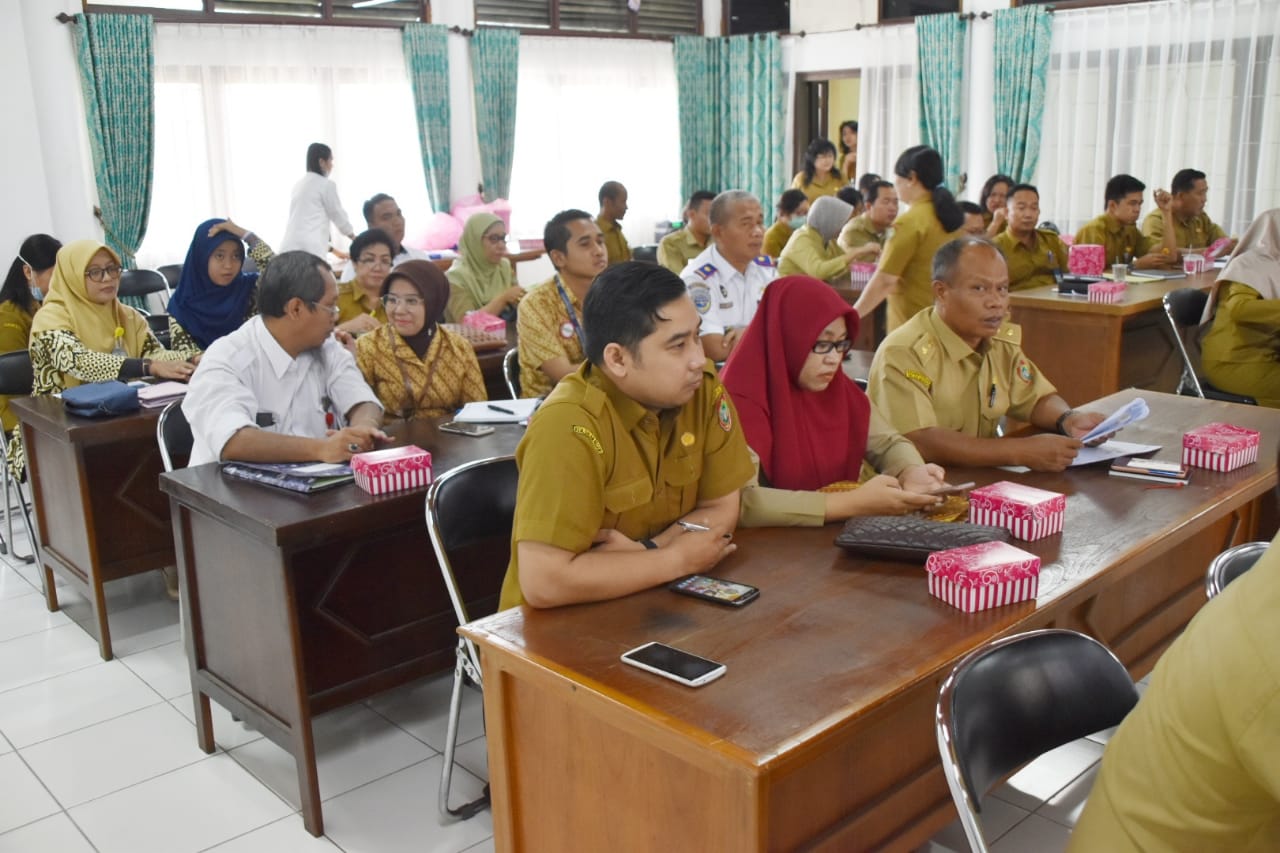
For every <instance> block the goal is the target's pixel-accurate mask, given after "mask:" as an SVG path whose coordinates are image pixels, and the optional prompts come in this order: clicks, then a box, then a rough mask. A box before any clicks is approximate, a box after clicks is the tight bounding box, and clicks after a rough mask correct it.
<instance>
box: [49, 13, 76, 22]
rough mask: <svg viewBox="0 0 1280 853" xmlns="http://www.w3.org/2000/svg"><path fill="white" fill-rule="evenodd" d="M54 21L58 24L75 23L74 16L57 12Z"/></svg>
mask: <svg viewBox="0 0 1280 853" xmlns="http://www.w3.org/2000/svg"><path fill="white" fill-rule="evenodd" d="M54 20H55V21H57V22H58V23H59V24H74V23H75V22H76V18H75V15H68V14H67V13H66V12H59V13H58V14H57V17H55V18H54Z"/></svg>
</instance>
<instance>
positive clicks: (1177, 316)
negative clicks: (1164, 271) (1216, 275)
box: [1161, 287, 1209, 397]
mask: <svg viewBox="0 0 1280 853" xmlns="http://www.w3.org/2000/svg"><path fill="white" fill-rule="evenodd" d="M1208 299H1209V295H1208V294H1207V293H1205V292H1204V291H1203V290H1200V289H1199V288H1196V287H1182V288H1179V289H1177V290H1171V291H1169V292H1168V293H1166V294H1165V295H1164V297H1163V299H1161V302H1162V303H1163V305H1164V315H1165V317H1167V318H1168V319H1169V326H1170V327H1171V328H1172V329H1173V340H1174V343H1176V344H1177V345H1178V352H1179V353H1180V354H1181V355H1182V379H1181V380H1180V381H1179V383H1178V393H1180V394H1181V393H1187V392H1192V391H1194V392H1195V395H1196V396H1197V397H1204V386H1202V385H1201V384H1200V374H1199V372H1198V371H1197V370H1196V365H1195V360H1194V359H1193V358H1192V357H1191V351H1190V349H1189V348H1188V344H1190V345H1191V347H1194V348H1196V349H1197V351H1198V349H1199V347H1198V346H1197V340H1196V331H1197V330H1198V329H1199V328H1200V316H1201V315H1202V314H1203V313H1204V305H1205V302H1207V301H1208Z"/></svg>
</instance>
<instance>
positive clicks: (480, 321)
mask: <svg viewBox="0 0 1280 853" xmlns="http://www.w3.org/2000/svg"><path fill="white" fill-rule="evenodd" d="M462 325H464V326H471V327H472V328H475V329H480V330H481V331H483V332H497V333H498V334H501V335H505V334H506V333H507V321H506V320H504V319H502V318H501V317H495V316H494V315H493V314H490V313H489V312H488V311H468V312H467V313H466V314H463V315H462Z"/></svg>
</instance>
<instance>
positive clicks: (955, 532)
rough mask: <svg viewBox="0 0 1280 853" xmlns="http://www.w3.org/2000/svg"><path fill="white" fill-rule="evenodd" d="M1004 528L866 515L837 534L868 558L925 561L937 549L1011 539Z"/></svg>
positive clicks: (839, 539)
mask: <svg viewBox="0 0 1280 853" xmlns="http://www.w3.org/2000/svg"><path fill="white" fill-rule="evenodd" d="M1008 541H1009V531H1008V530H1005V529H1004V528H1003V527H992V526H990V525H986V524H969V523H967V522H959V523H958V522H945V521H929V520H928V519H925V518H920V517H919V516H912V515H865V516H861V517H858V518H851V519H849V520H848V521H846V522H845V524H844V529H843V530H841V531H840V535H839V536H837V537H836V544H837V545H839V546H840V547H841V548H844V549H845V550H846V551H849V552H850V553H853V554H859V555H862V556H866V557H885V558H888V559H890V560H908V561H911V562H917V563H923V562H924V561H925V560H926V559H927V558H928V557H929V555H930V554H932V553H934V552H935V551H946V550H948V549H950V548H961V547H964V546H965V545H976V544H978V543H979V542H1008Z"/></svg>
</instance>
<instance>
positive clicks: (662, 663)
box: [622, 643, 725, 687]
mask: <svg viewBox="0 0 1280 853" xmlns="http://www.w3.org/2000/svg"><path fill="white" fill-rule="evenodd" d="M622 662H623V663H627V664H631V665H632V666H634V667H637V668H638V669H643V670H644V671H646V672H652V673H653V674H654V675H661V676H662V677H663V678H670V679H671V680H672V681H678V682H679V683H681V684H683V685H685V686H686V687H701V686H702V685H704V684H706V683H707V682H709V681H715V680H716V679H717V678H719V677H720V676H722V675H724V671H725V665H724V664H722V663H716V662H715V661H713V660H707V659H706V658H702V657H698V656H697V655H695V654H690V653H689V652H686V651H681V650H680V649H677V648H675V647H673V646H668V645H666V644H664V643H645V644H644V645H643V646H638V647H636V648H634V649H632V650H631V651H629V652H626V653H625V654H623V656H622Z"/></svg>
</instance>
